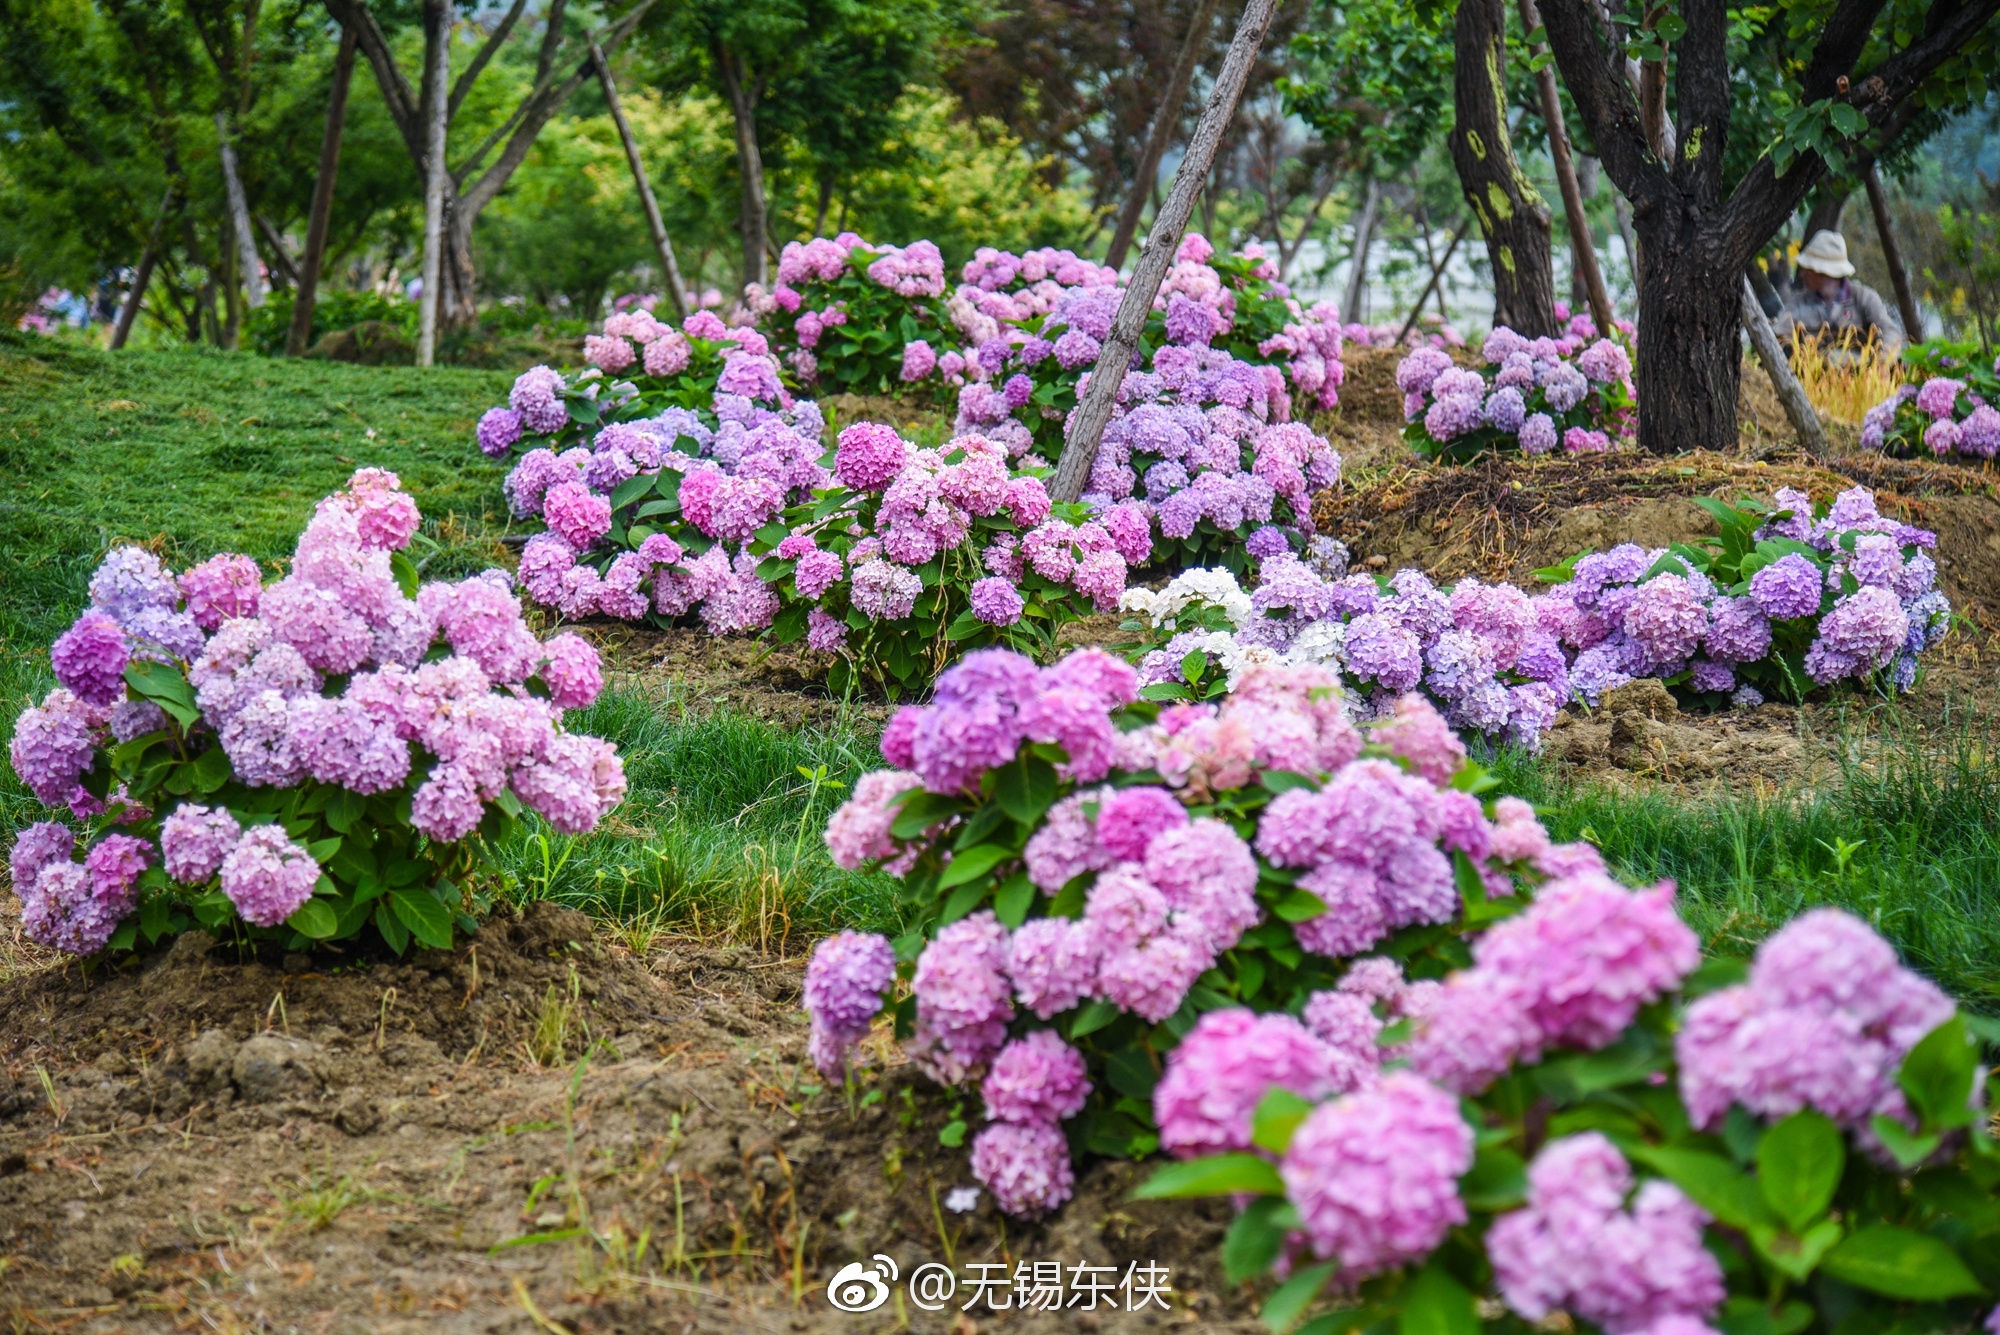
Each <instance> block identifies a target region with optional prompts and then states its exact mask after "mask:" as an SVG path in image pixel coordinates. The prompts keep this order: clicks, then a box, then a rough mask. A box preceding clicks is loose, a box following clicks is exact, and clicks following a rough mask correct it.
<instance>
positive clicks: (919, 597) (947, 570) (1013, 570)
mask: <svg viewBox="0 0 2000 1335" xmlns="http://www.w3.org/2000/svg"><path fill="white" fill-rule="evenodd" d="M833 475H834V479H835V482H836V484H837V485H835V486H834V487H832V488H830V489H824V490H820V491H816V492H814V493H813V495H812V497H811V499H810V500H808V501H805V502H802V503H800V504H798V505H795V506H793V507H792V508H790V509H789V510H787V511H786V513H785V517H784V525H783V526H778V527H774V529H772V530H771V531H769V532H768V533H767V534H766V535H765V536H764V539H763V540H760V541H761V542H762V544H763V546H764V548H765V549H766V550H768V551H769V552H770V555H769V556H768V557H767V558H766V559H765V560H764V561H763V562H762V563H761V564H760V565H758V567H757V570H756V573H757V575H758V577H759V578H762V579H765V580H769V581H771V583H772V585H773V587H774V589H775V591H776V593H777V595H778V597H779V598H781V599H782V600H783V602H784V603H785V609H784V611H783V612H782V613H781V614H779V616H778V617H777V621H776V624H775V626H774V627H773V635H774V637H775V638H776V639H777V640H778V641H779V642H781V643H790V642H794V641H797V640H799V639H801V638H803V639H804V640H805V642H806V644H807V646H808V647H809V648H811V649H814V650H821V651H827V652H832V653H835V654H838V655H839V657H838V659H837V661H836V663H835V665H834V669H833V672H832V674H831V676H830V685H831V686H832V687H833V689H835V690H845V689H846V688H847V686H848V685H849V684H850V682H852V681H854V680H855V679H856V678H859V679H860V680H864V681H866V682H868V683H869V684H870V685H873V686H876V687H878V688H886V689H887V690H888V692H889V693H890V695H891V696H892V698H893V697H895V696H899V695H902V694H904V693H907V692H912V691H922V690H923V689H925V688H926V687H927V686H928V685H929V683H930V682H931V680H932V679H933V678H934V677H936V675H937V673H938V672H939V671H940V670H941V669H942V668H943V667H944V665H945V664H946V663H947V662H949V661H950V660H951V659H953V658H955V657H957V656H958V655H959V654H962V653H964V652H965V651H967V650H969V649H975V648H979V647H981V646H984V645H993V644H1002V645H1007V646H1010V647H1015V648H1020V649H1026V650H1030V651H1032V652H1035V653H1038V654H1041V655H1044V656H1046V655H1047V654H1049V653H1052V652H1053V651H1054V649H1055V645H1056V638H1057V636H1058V635H1059V634H1060V633H1061V631H1062V628H1063V627H1064V626H1066V625H1068V624H1070V623H1071V622H1073V621H1076V620H1079V619H1081V618H1083V617H1086V616H1089V615H1090V614H1091V613H1092V612H1093V611H1098V612H1108V611H1110V610H1112V609H1114V608H1116V607H1117V605H1118V598H1119V595H1121V594H1122V593H1123V592H1124V591H1125V577H1126V569H1127V567H1128V565H1136V564H1139V563H1141V562H1143V561H1144V560H1145V559H1146V557H1147V555H1148V553H1149V552H1150V551H1151V548H1152V537H1151V530H1150V529H1149V527H1148V524H1147V518H1146V514H1145V512H1144V511H1143V510H1141V509H1139V508H1138V507H1136V506H1116V507H1112V508H1110V509H1107V510H1105V511H1103V512H1102V513H1100V514H1099V515H1098V516H1097V517H1095V518H1093V517H1091V514H1090V511H1089V510H1088V509H1087V508H1086V507H1085V506H1083V505H1076V504H1072V505H1062V506H1052V505H1051V504H1050V502H1049V495H1048V491H1047V490H1046V489H1045V488H1044V486H1043V483H1042V479H1041V477H1040V476H1039V475H1038V473H1037V472H1015V471H1013V470H1012V469H1010V468H1009V466H1008V461H1007V455H1006V451H1005V450H1004V449H1003V448H1002V447H1001V446H999V445H997V444H995V443H994V442H992V441H989V440H987V439H985V438H984V437H981V436H963V437H960V438H958V439H956V440H953V441H950V442H948V443H947V444H945V445H943V446H941V447H939V448H937V449H913V448H912V447H911V446H910V445H909V444H908V443H907V442H906V441H904V440H903V439H902V438H901V437H900V436H898V435H897V434H896V432H895V430H894V429H893V428H891V427H887V426H883V425H880V424H878V423H873V422H860V423H856V424H855V425H853V426H850V427H848V428H847V429H846V430H844V431H842V432H841V433H840V440H839V445H838V447H837V449H836V450H835V452H834V464H833ZM773 537H776V538H777V539H778V540H777V541H776V542H775V544H772V543H770V542H769V541H768V539H770V538H773Z"/></svg>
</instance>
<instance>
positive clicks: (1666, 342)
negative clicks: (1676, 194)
mask: <svg viewBox="0 0 2000 1335" xmlns="http://www.w3.org/2000/svg"><path fill="white" fill-rule="evenodd" d="M1662 212H1664V210H1662ZM1638 222H1639V291H1641V292H1642V293H1644V294H1645V297H1644V299H1643V300H1642V301H1641V302H1640V303H1639V347H1638V355H1637V356H1636V357H1635V358H1634V359H1633V360H1634V371H1633V375H1634V384H1633V389H1634V391H1635V392H1636V394H1637V396H1638V400H1639V403H1640V404H1641V405H1642V406H1643V407H1644V409H1645V411H1643V412H1641V413H1640V414H1639V448H1640V449H1642V450H1645V451H1647V452H1648V453H1650V454H1678V453H1680V452H1682V451H1684V450H1726V449H1731V448H1734V446H1735V444H1736V391H1737V387H1738V383H1739V381H1740V380H1741V373H1742V366H1743V352H1742V343H1741V341H1740V339H1741V335H1740V333H1739V330H1740V329H1741V325H1742V299H1741V297H1740V295H1739V294H1740V292H1741V289H1742V286H1743V274H1742V270H1741V267H1740V266H1739V265H1728V264H1726V263H1718V262H1717V261H1716V260H1715V259H1714V258H1712V257H1711V256H1710V255H1709V254H1708V253H1707V250H1706V248H1702V247H1698V246H1697V245H1694V244H1691V243H1690V240H1689V239H1688V238H1689V236H1690V235H1691V234H1694V233H1695V232H1696V229H1697V228H1699V227H1700V225H1701V224H1700V220H1699V219H1697V218H1686V219H1684V220H1682V226H1683V227H1684V229H1685V232H1684V233H1682V232H1679V231H1668V230H1667V228H1666V227H1665V226H1663V225H1662V224H1663V223H1665V222H1666V220H1665V219H1656V218H1650V217H1648V216H1646V215H1641V216H1640V218H1639V220H1638ZM1649 223H1650V224H1652V225H1650V226H1649V225H1648V224H1649Z"/></svg>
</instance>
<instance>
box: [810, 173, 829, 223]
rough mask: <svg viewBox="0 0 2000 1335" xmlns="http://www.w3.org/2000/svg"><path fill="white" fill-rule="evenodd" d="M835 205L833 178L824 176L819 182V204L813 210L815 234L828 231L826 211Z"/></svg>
mask: <svg viewBox="0 0 2000 1335" xmlns="http://www.w3.org/2000/svg"><path fill="white" fill-rule="evenodd" d="M832 207H833V178H832V177H831V176H828V177H825V178H823V179H822V180H821V181H820V183H819V206H818V207H817V208H815V209H814V210H813V235H814V236H823V235H825V233H826V211H827V210H828V209H830V208H832Z"/></svg>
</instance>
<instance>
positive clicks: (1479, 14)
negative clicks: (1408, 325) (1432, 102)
mask: <svg viewBox="0 0 2000 1335" xmlns="http://www.w3.org/2000/svg"><path fill="white" fill-rule="evenodd" d="M1454 48H1455V49H1454V60H1455V65H1456V68H1455V69H1454V71H1453V100H1454V103H1455V110H1456V119H1455V123H1454V124H1453V126H1452V130H1451V159H1452V163H1453V164H1454V165H1455V166H1456V167H1457V168H1458V183H1459V188H1460V189H1462V190H1463V191H1464V192H1465V201H1466V203H1467V204H1470V205H1471V206H1472V212H1473V214H1474V216H1476V217H1477V218H1478V219H1479V226H1480V229H1481V230H1482V231H1483V232H1484V233H1485V234H1486V252H1487V256H1488V258H1489V259H1491V261H1492V263H1493V323H1494V324H1495V325H1496V326H1498V325H1506V326H1508V327H1509V328H1511V329H1513V330H1515V331H1516V332H1518V333H1522V334H1526V335H1527V336H1528V337H1530V338H1538V337H1543V336H1553V335H1554V334H1556V332H1557V329H1556V310H1555V305H1556V294H1555V277H1554V271H1553V269H1552V267H1551V262H1550V255H1549V209H1548V205H1547V204H1545V203H1543V202H1542V197H1541V195H1540V194H1538V193H1537V192H1536V190H1535V186H1534V182H1532V181H1530V180H1529V179H1528V178H1527V175H1526V174H1525V173H1523V172H1522V170H1521V164H1520V163H1519V162H1518V161H1517V160H1516V159H1515V157H1514V145H1513V141H1512V140H1511V139H1510V137H1509V136H1508V133H1507V100H1506V99H1507V81H1506V50H1507V8H1506V5H1505V3H1504V0H1459V5H1458V23H1457V29H1456V36H1455V40H1454Z"/></svg>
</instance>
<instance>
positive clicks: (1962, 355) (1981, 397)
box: [1861, 344, 2000, 459]
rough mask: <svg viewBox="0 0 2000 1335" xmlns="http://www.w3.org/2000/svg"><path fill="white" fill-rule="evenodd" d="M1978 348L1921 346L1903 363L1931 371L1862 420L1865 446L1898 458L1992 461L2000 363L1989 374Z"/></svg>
mask: <svg viewBox="0 0 2000 1335" xmlns="http://www.w3.org/2000/svg"><path fill="white" fill-rule="evenodd" d="M1977 352H1978V348H1977V345H1976V344H1975V345H1967V346H1962V347H1961V346H1957V345H1952V344H1920V345H1918V346H1917V347H1914V348H1910V349H1908V350H1906V351H1905V352H1904V354H1903V355H1904V360H1905V361H1908V362H1909V363H1911V364H1912V365H1913V366H1915V367H1916V368H1918V369H1919V370H1923V371H1926V372H1927V373H1928V374H1926V375H1925V378H1924V381H1923V384H1922V385H1921V386H1918V385H1913V384H1906V385H1899V386H1898V387H1897V388H1896V392H1895V393H1893V394H1891V395H1890V396H1889V397H1888V398H1886V399H1884V400H1882V402H1880V403H1878V404H1876V405H1875V406H1874V407H1873V408H1870V409H1869V410H1868V412H1867V415H1866V416H1864V417H1863V418H1862V419H1861V447H1862V448H1863V449H1868V450H1881V451H1883V452H1884V453H1886V454H1893V455H1896V456H1898V457H1899V458H1905V459H1911V458H1921V457H1923V456H1924V455H1926V454H1930V455H1935V456H1936V457H1938V458H1940V459H1943V458H1949V457H1951V456H1954V455H1956V456H1958V457H1960V458H1972V459H1991V458H1992V457H1993V456H1994V453H1995V452H1996V451H2000V358H1996V359H1995V360H1994V362H1993V365H1992V368H1991V369H1990V370H1989V369H1988V367H1987V366H1986V365H1985V363H1984V362H1983V361H1981V360H1979V359H1978V358H1977Z"/></svg>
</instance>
